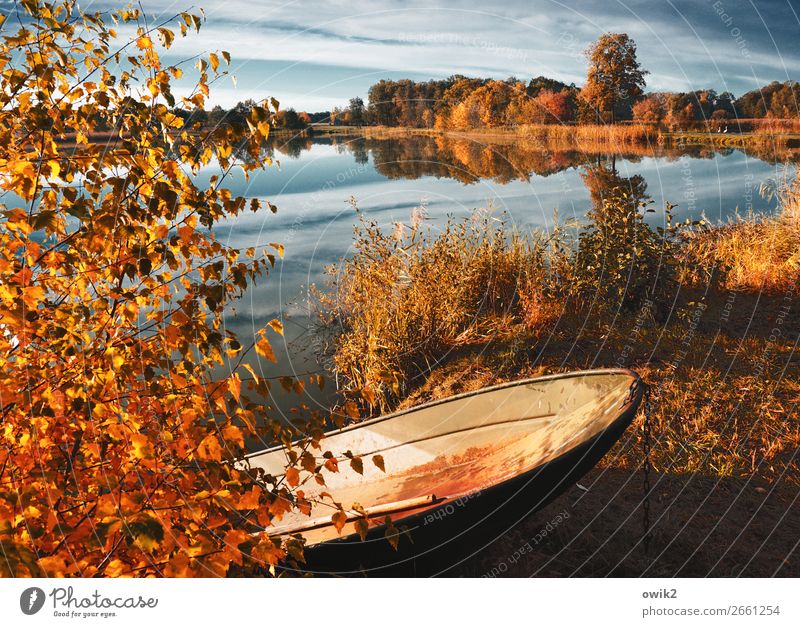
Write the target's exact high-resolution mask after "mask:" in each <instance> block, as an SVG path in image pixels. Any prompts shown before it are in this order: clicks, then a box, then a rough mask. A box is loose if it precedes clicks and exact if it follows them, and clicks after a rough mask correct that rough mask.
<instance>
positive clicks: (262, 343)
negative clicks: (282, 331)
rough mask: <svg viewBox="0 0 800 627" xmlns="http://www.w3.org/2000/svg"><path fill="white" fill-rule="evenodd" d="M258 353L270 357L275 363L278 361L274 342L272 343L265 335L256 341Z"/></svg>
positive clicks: (260, 355) (266, 357)
mask: <svg viewBox="0 0 800 627" xmlns="http://www.w3.org/2000/svg"><path fill="white" fill-rule="evenodd" d="M256 354H258V356H259V357H263V358H264V359H269V360H270V361H271V362H273V363H277V361H278V360H277V359H276V358H275V351H273V350H272V344H270V343H269V340H268V339H267V338H265V337H262V338H261V339H260V340H258V341H257V342H256Z"/></svg>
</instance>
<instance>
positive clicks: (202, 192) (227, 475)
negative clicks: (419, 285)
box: [0, 0, 324, 576]
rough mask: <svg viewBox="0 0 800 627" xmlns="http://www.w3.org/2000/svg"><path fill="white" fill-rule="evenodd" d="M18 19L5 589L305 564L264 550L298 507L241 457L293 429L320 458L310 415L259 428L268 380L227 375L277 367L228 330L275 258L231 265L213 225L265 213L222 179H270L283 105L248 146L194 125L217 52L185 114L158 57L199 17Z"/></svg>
mask: <svg viewBox="0 0 800 627" xmlns="http://www.w3.org/2000/svg"><path fill="white" fill-rule="evenodd" d="M19 7H20V9H19V10H20V13H21V15H20V16H19V18H20V19H19V20H18V22H19V24H20V26H19V27H18V28H17V29H16V31H15V32H13V33H10V34H9V32H8V31H9V29H8V28H7V27H8V25H9V24H10V23H11V20H9V21H8V22H6V24H5V26H6V28H5V29H4V30H5V31H6V32H5V33H4V35H3V36H2V39H1V40H0V100H1V101H2V114H1V115H0V187H2V189H3V198H2V201H3V203H4V204H3V205H2V206H0V211H1V212H2V213H0V216H2V217H1V218H0V324H2V332H1V333H0V364H2V368H0V415H2V425H1V428H0V551H1V552H2V556H1V557H0V573H3V574H6V575H18V576H19V575H22V576H25V575H56V576H59V575H84V576H97V575H109V576H113V575H130V574H134V575H167V576H184V575H224V574H226V573H228V572H229V570H230V568H231V567H232V566H234V567H237V568H239V569H241V570H245V571H246V569H248V568H253V567H257V568H264V569H270V568H271V567H274V565H276V564H277V563H278V562H279V561H280V560H282V559H284V558H287V556H289V557H291V556H294V558H300V557H301V556H300V552H301V550H302V544H301V542H300V541H299V540H294V539H293V540H291V541H289V542H286V541H283V542H281V541H280V540H279V539H276V538H272V537H270V535H269V533H268V531H269V527H270V525H271V524H272V523H273V522H274V521H276V520H277V519H280V518H281V516H282V515H283V514H284V513H285V512H286V511H288V510H291V509H294V508H298V509H299V510H301V511H308V506H309V504H308V501H306V499H305V498H304V495H303V493H302V491H300V490H298V489H297V483H298V481H299V473H298V472H295V471H292V472H290V473H287V474H286V475H285V476H280V477H272V476H264V475H263V473H262V474H259V475H256V474H255V473H251V472H248V469H247V467H246V466H245V465H243V464H242V462H239V461H236V460H238V459H240V458H241V455H242V453H243V451H244V441H245V438H246V437H247V436H248V434H255V433H256V432H257V431H258V435H259V437H260V438H262V439H266V440H267V441H272V442H275V443H284V444H289V443H290V440H292V438H294V437H297V436H298V434H299V432H298V431H296V430H295V428H300V427H301V426H302V427H303V429H304V432H305V433H311V434H312V436H307V439H306V441H307V442H309V443H310V444H314V445H316V446H318V445H319V444H318V438H319V437H320V435H321V431H320V430H319V424H320V422H319V420H320V418H319V417H315V416H311V417H309V418H308V421H309V422H308V423H307V424H305V425H300V424H298V425H296V427H295V428H293V427H289V426H285V425H282V424H279V423H277V422H268V423H267V425H266V427H263V426H262V427H261V428H259V427H257V424H262V425H263V423H259V422H258V420H259V419H262V418H263V416H264V414H265V412H266V410H265V408H264V406H263V403H264V401H263V399H264V398H265V397H266V395H267V393H268V384H267V382H266V381H264V380H263V379H261V378H259V377H258V376H257V375H256V373H255V372H252V369H250V372H249V376H242V374H241V373H240V368H239V364H242V363H243V358H244V356H245V355H246V354H247V353H248V352H249V351H251V350H255V351H256V353H258V354H259V355H260V356H262V357H264V358H268V359H274V355H273V351H272V349H271V347H270V344H269V340H268V339H267V333H268V331H267V330H266V329H265V330H263V331H262V332H261V333H260V334H259V335H258V336H257V337H256V339H255V341H254V342H252V343H249V346H245V345H243V344H241V343H240V342H239V341H238V340H237V338H236V337H234V336H233V335H232V334H231V333H230V332H229V331H226V330H225V329H224V326H223V318H222V314H223V308H224V307H225V306H226V304H227V303H229V302H230V301H231V300H232V299H235V298H236V297H238V296H239V295H241V293H242V291H243V290H244V289H245V288H246V287H247V286H248V284H249V283H250V282H252V281H253V280H254V279H255V278H256V277H257V276H259V275H263V274H266V273H268V272H269V270H270V268H271V266H272V265H273V264H274V263H275V257H274V256H273V254H278V253H280V252H282V248H281V247H280V246H279V245H274V247H273V248H272V249H270V248H264V249H262V250H254V249H248V250H246V251H240V250H237V249H234V248H230V247H228V246H226V245H224V244H223V243H221V242H220V241H218V240H217V239H216V238H215V237H214V234H213V230H212V229H211V227H212V225H213V224H214V223H215V222H216V221H217V220H219V219H221V218H224V217H230V216H235V215H236V214H238V213H240V212H242V211H244V210H246V209H248V208H250V209H253V210H257V209H258V208H259V203H258V202H257V200H255V199H254V200H252V201H250V202H247V201H246V200H245V199H244V198H242V197H237V196H235V195H233V194H232V193H231V192H230V190H228V189H227V188H225V187H224V186H223V182H224V179H225V177H226V175H227V174H228V173H229V172H230V171H231V170H232V169H233V168H234V167H237V168H242V169H243V170H244V171H245V173H247V172H249V171H251V170H253V169H254V168H259V167H261V166H262V165H263V159H262V156H261V155H262V153H261V147H262V145H263V141H264V140H265V138H266V136H267V134H268V132H269V121H270V119H271V116H272V115H274V111H275V110H276V107H277V103H274V102H273V104H272V110H270V109H269V108H268V107H267V106H266V104H265V105H263V106H255V107H253V108H252V109H251V111H250V112H249V114H248V117H247V119H246V127H245V128H235V127H232V126H225V127H223V128H219V129H215V130H213V131H210V132H208V131H203V130H202V129H199V128H193V129H189V128H184V121H183V118H184V117H185V116H179V115H176V112H175V109H174V106H175V105H176V100H177V103H179V104H180V105H181V106H182V107H183V109H185V110H192V109H194V108H201V107H203V106H204V104H205V101H206V98H207V96H208V93H209V85H210V84H211V83H213V82H214V81H215V80H217V79H218V78H220V77H221V76H222V75H223V74H224V73H225V72H223V71H222V70H221V69H220V65H221V64H222V65H224V63H225V62H229V56H228V54H227V53H226V52H221V53H211V54H207V55H204V56H203V57H201V58H200V59H199V61H198V62H197V66H198V71H199V82H198V83H197V85H196V88H195V90H194V91H193V92H191V93H190V94H189V95H188V96H186V97H185V98H182V99H176V97H175V96H174V95H173V93H172V90H171V81H172V80H173V79H175V78H178V77H180V76H181V74H182V73H183V68H182V64H180V63H179V64H177V65H167V64H165V63H163V62H162V59H161V58H160V57H159V54H158V53H157V48H161V47H164V48H169V47H170V45H171V44H172V43H173V40H174V38H175V36H176V35H178V34H180V35H185V34H186V33H187V30H189V29H192V30H195V29H198V30H199V28H200V26H201V22H202V18H201V17H199V16H197V15H192V14H189V13H179V14H178V15H176V16H174V18H172V19H171V20H165V21H164V22H162V23H149V22H148V20H147V19H146V18H145V16H144V15H143V14H141V13H140V12H139V11H138V10H136V9H130V8H129V9H126V10H121V11H117V12H114V13H112V14H110V16H111V18H112V19H113V20H114V22H117V23H119V24H120V26H119V28H120V29H121V30H123V31H124V32H126V33H129V34H130V36H129V37H128V36H126V37H125V38H123V37H122V36H120V35H117V33H116V32H115V30H114V29H113V28H112V27H111V26H110V24H111V22H110V20H109V18H108V17H107V16H103V15H101V14H100V13H83V12H81V11H79V10H78V8H77V6H76V4H75V3H74V2H73V1H72V0H64V1H59V2H55V3H47V2H42V1H41V0H21V2H20V3H19ZM14 21H15V22H17V20H16V18H15V20H14ZM115 42H118V43H115ZM115 68H117V69H116V70H115ZM115 71H116V72H117V73H116V74H115V73H113V72H115ZM100 131H103V132H104V133H105V139H104V140H103V142H102V143H101V142H98V141H97V136H96V134H97V133H99V132H100ZM212 166H214V167H216V166H218V167H219V170H220V171H219V174H217V175H215V176H212V178H211V181H210V184H209V185H208V186H207V187H205V188H200V187H198V186H197V185H196V184H195V183H194V182H193V176H192V175H193V174H194V173H197V172H198V170H199V169H200V168H203V167H212ZM269 326H271V328H272V330H271V331H269V333H273V332H281V327H280V324H279V323H278V322H277V321H273V322H272V323H270V325H269ZM222 365H224V366H225V368H221V367H220V366H222ZM220 370H225V374H224V375H217V376H215V375H214V372H215V371H217V372H218V371H220ZM245 374H247V373H245ZM265 434H266V435H265ZM294 451H296V449H293V450H291V451H290V453H289V456H288V458H289V462H294V463H297V462H298V459H300V458H302V464H303V468H304V469H305V470H304V472H307V473H309V475H308V476H309V477H310V476H312V475H315V476H316V477H317V479H318V481H319V482H324V479H322V477H321V475H319V472H320V469H321V465H319V464H317V463H315V458H314V456H311V457H309V456H308V455H307V454H305V455H301V454H299V453H297V452H294ZM289 462H287V463H289ZM289 465H291V464H289ZM241 570H240V572H241ZM273 572H274V571H273Z"/></svg>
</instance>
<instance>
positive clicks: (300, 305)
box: [200, 136, 793, 411]
mask: <svg viewBox="0 0 800 627" xmlns="http://www.w3.org/2000/svg"><path fill="white" fill-rule="evenodd" d="M270 150H271V152H272V156H273V158H274V159H276V160H277V161H279V165H278V164H275V165H273V166H272V167H269V168H267V169H266V170H265V171H263V172H259V173H257V174H254V175H251V177H250V180H249V181H248V182H245V180H244V177H243V176H238V178H236V177H234V178H233V179H232V181H231V182H230V183H229V185H230V187H231V188H232V189H233V191H234V192H235V193H236V194H243V195H246V196H249V197H258V198H260V199H261V200H262V201H265V202H266V201H269V202H271V203H273V204H275V205H277V207H278V212H277V214H273V213H272V212H271V211H270V210H269V209H267V208H266V205H265V207H264V209H262V210H261V211H259V212H257V213H249V212H248V213H245V214H242V215H241V216H239V217H238V218H236V219H235V220H231V221H228V222H225V223H221V224H219V225H217V226H216V227H215V231H216V233H217V236H218V237H219V238H220V239H221V240H223V241H225V242H226V243H229V244H231V245H233V246H237V247H241V248H244V247H248V246H266V245H268V244H269V243H270V242H279V243H281V244H283V245H284V246H285V257H284V259H283V261H282V262H281V263H279V264H278V265H276V267H275V270H274V272H273V274H272V276H271V277H270V278H269V279H268V280H266V281H262V282H261V283H260V284H259V285H256V286H255V287H254V288H252V289H250V290H249V291H248V292H247V294H246V296H245V298H244V299H243V300H242V301H240V302H239V303H238V305H237V307H236V308H235V309H233V310H231V311H230V312H229V313H228V315H227V316H226V324H227V325H228V327H229V328H230V329H231V330H233V331H234V332H236V333H237V334H239V336H240V338H242V339H245V340H246V339H247V338H251V337H252V336H253V334H254V333H255V332H256V331H257V330H258V329H259V328H261V327H263V326H264V324H265V323H266V322H268V321H269V320H271V319H272V318H279V319H280V320H282V322H283V324H284V328H285V338H284V342H283V344H282V346H278V342H277V340H276V341H274V342H273V343H274V344H275V349H276V353H277V354H278V355H279V363H278V364H276V365H273V364H269V363H258V364H254V366H255V367H257V368H259V369H260V370H261V373H262V374H263V375H264V376H273V377H274V376H278V375H302V374H305V373H309V372H320V373H325V367H324V366H323V365H321V364H320V363H318V360H317V358H316V355H317V353H319V350H320V345H319V337H318V334H316V333H314V331H313V329H312V328H311V327H312V326H313V325H311V324H310V322H311V320H310V318H309V297H308V296H309V286H311V285H317V286H319V287H321V288H324V286H325V283H326V276H325V274H324V270H325V268H326V266H329V265H330V264H333V263H335V262H337V261H338V260H339V259H341V258H342V257H344V256H346V255H348V253H349V252H350V250H351V246H352V242H353V228H354V226H355V225H356V224H357V222H358V218H357V216H356V213H355V211H354V209H353V206H352V204H351V199H353V202H355V203H357V206H358V207H359V209H360V210H361V211H362V213H363V215H364V216H365V217H366V218H368V219H370V220H374V221H375V222H377V223H379V224H381V225H384V226H386V227H387V228H392V225H393V223H395V222H404V223H408V221H409V217H410V214H411V212H412V210H413V209H414V208H415V207H419V206H424V207H425V209H426V212H427V215H428V217H429V223H430V225H431V226H432V228H434V229H435V228H436V227H437V226H438V225H441V224H442V223H443V222H444V221H445V220H446V219H447V216H448V215H453V216H456V217H459V216H469V215H470V214H471V213H472V212H473V211H474V210H475V209H477V208H490V209H491V211H493V212H494V215H496V216H497V217H498V218H504V219H505V220H506V221H507V222H508V224H509V226H511V225H513V226H514V227H515V228H517V229H519V230H522V231H525V230H530V229H544V230H549V229H552V227H553V224H554V212H556V211H557V212H558V219H559V222H565V221H567V220H570V219H575V220H582V219H583V218H584V217H585V215H586V212H587V211H588V210H589V209H590V208H591V207H592V204H593V202H597V198H598V197H602V194H603V193H604V191H607V188H609V187H623V188H629V189H630V190H631V193H634V194H635V195H636V196H639V197H641V198H643V199H644V200H648V199H649V200H652V201H653V204H652V206H651V208H653V209H655V212H654V213H651V214H648V217H647V219H648V221H650V222H651V223H653V224H658V223H663V221H664V211H663V207H664V203H665V202H670V203H673V204H675V205H677V207H676V209H675V210H674V214H675V215H676V216H677V217H678V218H679V219H685V218H689V219H699V218H700V217H701V216H703V215H704V216H705V217H706V218H707V219H708V220H709V221H711V222H719V221H725V220H729V219H732V218H733V217H735V215H736V212H737V211H738V212H739V213H741V214H746V213H748V212H750V211H752V212H755V213H769V212H771V211H774V210H775V201H774V200H767V199H766V198H763V197H762V196H761V195H760V194H759V187H760V186H761V184H762V183H765V182H767V181H769V180H770V179H777V180H781V179H783V178H784V177H786V176H787V175H788V170H789V169H791V168H792V167H793V166H789V165H787V164H786V163H784V162H783V161H782V160H781V159H777V158H769V157H765V156H764V155H758V156H754V155H751V154H746V153H745V152H742V151H740V150H735V149H722V150H720V149H712V148H698V147H683V148H678V149H669V150H667V149H663V148H656V149H630V150H628V151H627V152H626V151H622V152H620V153H619V154H615V155H610V154H606V153H604V152H581V151H578V150H575V149H556V148H553V147H550V146H542V145H537V144H532V143H531V144H528V143H526V142H519V141H511V140H508V139H506V140H503V141H497V142H493V143H490V142H484V141H476V140H474V139H469V138H443V137H400V138H398V137H394V138H383V139H376V138H372V139H368V138H364V137H359V136H336V137H331V136H322V137H319V138H301V139H296V140H292V141H289V142H286V143H282V144H279V145H278V144H276V145H274V146H272V147H271V149H270ZM210 174H211V171H210V170H209V172H208V173H205V174H204V173H201V174H200V176H201V177H203V176H208V175H210ZM276 387H277V386H276ZM334 387H335V386H334V385H331V384H329V385H328V386H327V387H326V389H325V390H324V391H322V392H320V391H318V390H309V391H308V398H306V399H305V400H306V402H308V403H309V404H310V405H312V406H313V405H317V406H320V407H325V406H326V405H327V404H328V403H329V401H330V393H331V391H332V390H333V389H334ZM296 400H297V399H296V398H294V399H293V400H292V401H290V400H287V399H286V398H285V396H284V395H283V394H276V398H275V401H276V404H277V406H278V407H279V408H280V409H281V411H286V409H287V408H288V407H289V406H290V405H292V404H296Z"/></svg>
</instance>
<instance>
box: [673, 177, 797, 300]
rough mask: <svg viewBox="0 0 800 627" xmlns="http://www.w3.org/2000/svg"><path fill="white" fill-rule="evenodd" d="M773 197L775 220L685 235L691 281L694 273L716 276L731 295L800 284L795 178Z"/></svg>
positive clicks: (750, 220)
mask: <svg viewBox="0 0 800 627" xmlns="http://www.w3.org/2000/svg"><path fill="white" fill-rule="evenodd" d="M768 193H771V192H768ZM774 194H775V195H776V196H777V198H778V207H779V211H778V213H777V215H775V216H771V217H763V216H754V215H748V216H745V217H742V216H737V217H736V218H735V219H734V220H732V221H731V222H729V223H727V224H723V225H721V226H718V227H716V228H712V229H709V230H706V231H702V232H694V233H690V234H688V235H687V237H686V246H685V249H684V252H685V257H686V259H687V261H688V262H689V263H690V264H691V266H692V267H693V268H694V269H695V270H694V274H695V276H696V274H697V270H698V269H706V270H709V271H710V270H714V271H716V272H717V273H720V272H721V281H722V284H723V286H724V287H725V288H727V289H733V290H739V289H751V290H766V291H770V292H781V291H785V290H788V289H794V288H795V287H796V286H798V285H800V175H798V178H796V179H795V181H794V182H793V183H787V184H784V185H782V186H780V187H778V189H777V190H775V192H774ZM706 274H707V273H706Z"/></svg>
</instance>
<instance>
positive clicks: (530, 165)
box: [246, 135, 778, 200]
mask: <svg viewBox="0 0 800 627" xmlns="http://www.w3.org/2000/svg"><path fill="white" fill-rule="evenodd" d="M314 144H319V145H326V146H333V148H334V149H335V150H336V152H337V153H339V154H347V153H349V154H351V155H352V156H353V158H354V160H355V161H356V163H358V164H360V165H363V164H366V163H368V162H369V157H370V155H372V160H373V163H374V166H375V169H376V170H377V171H378V172H379V173H380V174H382V175H383V176H385V177H387V178H390V179H401V178H402V179H418V178H421V177H425V176H433V177H436V178H450V179H455V180H457V181H461V182H462V183H467V184H469V183H475V182H477V181H479V180H481V179H492V180H494V181H496V182H498V183H508V182H510V181H514V180H522V181H526V180H528V179H529V178H530V176H531V175H532V174H536V175H538V176H550V175H551V174H556V173H558V172H562V171H564V170H567V169H569V168H576V167H580V166H587V171H586V173H585V174H584V180H585V181H586V184H587V185H589V186H590V189H591V186H592V185H595V186H597V185H605V187H606V188H607V189H613V188H614V176H617V177H618V174H617V173H616V169H615V167H614V163H613V161H614V160H615V159H616V157H619V158H624V159H626V160H628V161H632V162H636V161H638V160H640V159H641V158H643V157H646V156H648V157H652V156H657V157H659V158H662V159H666V160H668V161H672V160H677V159H680V158H681V157H683V156H690V157H693V158H696V159H712V158H714V157H715V156H716V155H717V154H722V155H726V154H729V153H731V152H733V151H734V149H733V148H715V147H709V146H673V147H665V146H660V147H645V146H641V147H636V146H627V147H626V148H625V150H624V152H620V153H617V155H616V156H615V157H606V154H605V153H606V151H607V148H606V149H603V151H602V152H591V151H586V150H584V149H578V148H577V147H576V146H574V145H564V144H563V143H558V142H555V143H542V142H540V141H536V140H529V139H524V138H523V139H520V138H513V139H507V138H506V139H499V140H496V141H495V140H493V141H479V140H476V139H473V138H466V137H453V136H446V135H437V136H405V137H398V136H389V137H364V136H357V135H356V136H353V135H349V136H343V137H342V136H326V135H321V136H316V137H313V138H311V137H293V138H292V139H289V140H287V139H284V138H271V139H270V141H269V142H268V143H267V145H265V147H264V156H269V157H273V156H274V154H273V153H275V152H277V153H280V154H283V155H286V156H288V157H290V158H298V157H299V156H300V154H301V153H302V151H304V150H310V149H311V148H312V147H313V146H314ZM747 152H748V153H750V152H751V151H750V150H748V151H747ZM773 157H774V158H775V159H777V158H778V157H777V156H774V155H773ZM249 158H250V157H246V159H249ZM758 158H760V159H765V160H766V159H767V156H766V155H758ZM606 159H610V160H611V161H612V163H611V168H610V171H609V172H607V173H605V174H604V173H603V172H602V171H601V170H602V169H603V168H601V167H600V164H601V162H602V161H603V160H606ZM770 162H773V161H770ZM592 164H596V165H592ZM595 177H600V179H601V180H598V181H593V180H592V179H593V178H595ZM634 179H636V177H632V179H631V180H630V181H628V182H627V183H625V181H624V179H622V178H619V182H621V185H622V187H625V186H626V185H628V187H629V186H630V185H631V184H633V183H634V182H635V181H634ZM642 182H643V181H642ZM629 191H630V192H631V193H633V192H634V190H632V189H631V190H629ZM593 200H597V199H594V198H593Z"/></svg>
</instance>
